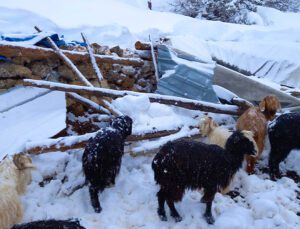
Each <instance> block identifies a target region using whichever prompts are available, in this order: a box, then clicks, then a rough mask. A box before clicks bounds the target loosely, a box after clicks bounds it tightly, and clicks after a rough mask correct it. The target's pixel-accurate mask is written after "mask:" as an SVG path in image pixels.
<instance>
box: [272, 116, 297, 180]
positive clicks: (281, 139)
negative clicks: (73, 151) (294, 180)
mask: <svg viewBox="0 0 300 229" xmlns="http://www.w3.org/2000/svg"><path fill="white" fill-rule="evenodd" d="M268 133H269V140H270V144H271V152H270V156H269V168H270V177H271V178H272V179H273V180H274V179H276V178H278V177H280V171H279V163H280V162H281V161H283V160H284V159H285V158H286V157H287V156H288V154H289V153H290V151H291V150H292V149H300V113H286V114H282V115H280V116H279V117H277V118H276V119H275V120H274V121H273V122H272V123H270V125H269V128H268Z"/></svg>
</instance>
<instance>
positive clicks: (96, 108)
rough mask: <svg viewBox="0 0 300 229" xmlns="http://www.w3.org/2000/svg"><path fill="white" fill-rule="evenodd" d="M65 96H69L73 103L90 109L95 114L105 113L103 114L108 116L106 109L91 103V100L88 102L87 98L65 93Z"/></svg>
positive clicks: (108, 112)
mask: <svg viewBox="0 0 300 229" xmlns="http://www.w3.org/2000/svg"><path fill="white" fill-rule="evenodd" d="M67 95H68V96H70V97H71V98H72V99H74V100H75V101H77V102H79V103H81V104H82V105H84V106H85V107H87V108H91V109H92V110H93V111H95V112H100V113H105V114H108V115H110V111H109V110H107V109H106V108H104V107H102V106H100V105H98V104H97V103H95V102H93V101H92V100H89V99H87V98H84V97H83V96H81V95H78V94H76V93H72V92H69V93H67Z"/></svg>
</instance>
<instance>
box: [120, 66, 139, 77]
mask: <svg viewBox="0 0 300 229" xmlns="http://www.w3.org/2000/svg"><path fill="white" fill-rule="evenodd" d="M121 72H122V73H124V74H125V75H128V76H134V75H135V73H136V71H135V68H134V67H132V66H123V68H122V69H121Z"/></svg>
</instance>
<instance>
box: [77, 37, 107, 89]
mask: <svg viewBox="0 0 300 229" xmlns="http://www.w3.org/2000/svg"><path fill="white" fill-rule="evenodd" d="M81 36H82V40H83V42H84V43H85V46H86V50H87V52H88V53H89V56H90V60H91V63H92V66H93V69H94V71H95V73H96V76H97V78H98V81H99V83H100V84H101V81H102V80H103V79H104V78H103V75H102V73H101V71H100V69H99V67H98V65H97V62H96V59H95V56H94V52H93V50H92V48H91V46H90V42H89V41H88V39H87V38H86V36H85V35H84V34H83V33H81Z"/></svg>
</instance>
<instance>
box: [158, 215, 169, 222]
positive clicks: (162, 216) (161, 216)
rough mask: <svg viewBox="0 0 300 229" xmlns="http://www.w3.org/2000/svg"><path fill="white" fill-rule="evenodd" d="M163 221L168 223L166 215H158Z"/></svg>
mask: <svg viewBox="0 0 300 229" xmlns="http://www.w3.org/2000/svg"><path fill="white" fill-rule="evenodd" d="M158 216H159V218H160V220H161V221H168V218H167V216H165V215H158Z"/></svg>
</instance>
